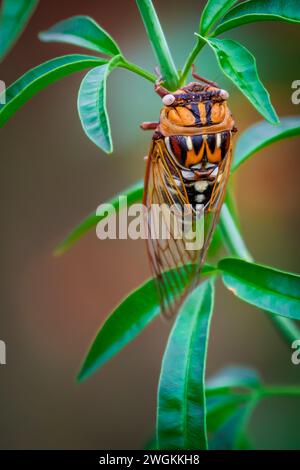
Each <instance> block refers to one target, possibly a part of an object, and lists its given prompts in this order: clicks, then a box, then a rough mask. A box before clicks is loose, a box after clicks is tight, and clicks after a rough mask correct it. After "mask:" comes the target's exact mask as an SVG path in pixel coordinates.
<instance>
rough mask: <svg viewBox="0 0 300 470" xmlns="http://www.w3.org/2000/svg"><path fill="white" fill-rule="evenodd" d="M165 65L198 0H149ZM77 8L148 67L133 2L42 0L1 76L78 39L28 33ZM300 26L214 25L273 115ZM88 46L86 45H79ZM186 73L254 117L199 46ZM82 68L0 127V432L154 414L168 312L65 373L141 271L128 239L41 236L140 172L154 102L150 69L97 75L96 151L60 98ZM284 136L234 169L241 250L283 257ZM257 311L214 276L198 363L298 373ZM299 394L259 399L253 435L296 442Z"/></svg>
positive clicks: (86, 437)
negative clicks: (105, 135)
mask: <svg viewBox="0 0 300 470" xmlns="http://www.w3.org/2000/svg"><path fill="white" fill-rule="evenodd" d="M155 5H156V7H157V9H158V12H159V15H160V18H161V21H162V24H163V25H164V27H165V30H166V34H167V37H168V40H169V43H170V46H171V48H172V51H173V52H174V56H175V60H176V63H177V64H178V66H180V65H181V64H183V62H184V59H185V56H186V55H187V53H188V51H189V50H190V48H191V46H192V44H193V41H194V39H193V32H194V31H197V27H198V19H199V17H200V12H201V9H202V5H203V2H201V1H199V0H186V1H185V2H182V3H178V2H177V3H174V2H173V1H169V0H164V1H162V0H156V1H155ZM76 14H86V15H90V16H92V17H93V18H94V19H95V20H96V21H98V22H99V23H100V24H101V25H102V26H103V27H104V28H106V29H107V30H108V31H109V32H110V33H111V34H112V36H113V37H115V39H116V40H117V41H118V42H119V44H120V46H121V48H122V50H123V51H124V52H125V54H126V55H127V57H128V58H129V59H131V60H132V61H135V62H137V63H138V64H140V65H142V66H145V67H147V68H148V69H149V70H153V67H154V66H155V65H156V64H155V59H154V57H153V54H152V51H151V49H150V46H149V44H148V43H147V39H146V35H145V32H144V29H143V25H142V23H141V21H140V19H139V15H138V11H137V8H136V6H135V2H134V1H130V0H122V1H116V2H107V1H101V0H85V1H84V2H82V1H79V0H76V1H75V0H74V1H73V2H69V1H66V0H60V1H58V0H52V1H51V2H50V1H46V0H42V1H41V2H40V5H39V7H38V9H37V10H36V12H35V14H34V16H33V18H32V20H31V22H30V24H29V26H28V28H27V29H26V31H25V33H24V35H23V37H22V38H21V40H20V41H19V42H18V44H17V45H16V46H15V48H14V49H13V51H12V52H11V53H10V54H9V56H8V57H7V58H6V60H5V61H4V62H3V64H2V65H1V71H0V78H1V79H2V80H5V81H6V83H7V84H9V83H11V82H12V81H14V80H15V79H16V78H18V77H19V76H20V75H21V74H22V73H24V72H25V71H26V70H28V69H29V68H31V67H33V66H35V65H38V64H39V63H41V62H43V61H45V60H47V59H50V58H53V57H54V56H58V55H63V54H67V53H76V52H80V49H78V48H75V47H73V46H67V45H60V44H43V43H40V42H39V41H38V39H37V33H38V32H39V31H41V30H43V29H46V28H48V27H49V26H51V25H52V24H53V23H55V22H56V21H58V20H61V19H63V18H66V17H69V16H72V15H76ZM299 32H300V29H299V26H296V25H287V24H284V23H281V24H280V23H260V24H254V25H249V26H246V27H242V28H240V29H237V30H234V31H232V32H231V33H227V36H228V37H231V38H234V39H240V40H241V41H242V42H243V43H244V44H245V45H247V46H248V47H249V48H250V50H251V51H252V52H253V53H254V54H255V55H256V57H257V60H258V66H259V70H260V75H261V78H262V79H263V81H264V83H265V84H266V86H267V87H268V89H269V90H270V92H271V96H272V100H273V103H274V105H275V107H276V109H277V111H278V113H279V115H281V116H284V115H292V114H297V113H299V107H297V106H295V105H292V103H291V98H290V97H291V83H292V81H293V80H296V79H300V76H299V75H300V70H299V48H298V45H299V39H300V33H299ZM82 52H84V53H89V52H88V51H82ZM197 69H198V71H199V73H201V74H203V75H205V76H207V77H209V78H210V79H212V80H216V81H218V82H219V83H220V84H222V86H224V87H227V88H229V90H230V92H231V97H232V98H231V107H232V110H233V112H234V114H235V117H236V120H237V123H238V127H239V130H240V131H243V130H244V129H245V128H246V127H247V126H248V125H251V124H253V123H254V122H256V121H258V120H260V116H259V115H258V114H257V113H256V111H255V110H254V109H253V108H252V107H251V106H250V105H249V104H248V102H247V101H246V100H245V99H244V98H243V97H242V96H241V94H240V93H239V92H237V91H236V89H234V88H233V87H232V86H231V85H230V84H229V83H228V82H227V80H225V79H224V77H223V76H222V74H221V72H220V71H219V70H218V68H217V65H216V62H215V60H214V57H213V56H212V54H211V52H210V51H208V50H205V52H204V53H203V54H201V56H200V58H199V59H198V61H197ZM83 75H84V73H79V74H75V75H73V76H71V77H69V78H66V79H64V80H62V81H60V82H58V83H56V84H54V85H52V86H51V87H49V88H48V89H47V90H45V91H43V92H41V93H40V94H39V95H38V96H36V97H35V98H34V99H32V100H31V101H30V102H29V103H28V104H26V106H24V107H23V108H22V109H21V110H20V111H19V112H18V113H17V114H16V115H15V116H14V118H13V119H11V121H10V122H9V123H8V124H7V125H6V126H5V128H4V129H2V130H1V157H2V158H1V172H0V210H1V220H2V223H1V244H0V259H1V269H0V309H1V314H0V339H2V340H4V341H5V342H6V344H7V365H6V366H1V368H0V416H1V424H0V447H1V448H3V449H8V448H9V449H10V448H21V449H27V448H35V449H38V448H62V449H66V448H74V449H78V448H84V449H85V448H86V449H93V448H99V449H126V448H129V449H136V448H141V447H142V446H143V445H144V443H145V441H147V439H148V438H149V436H150V435H151V434H152V431H153V429H154V423H155V401H156V387H157V381H158V374H159V368H160V361H161V357H162V353H163V349H164V345H165V342H166V338H167V334H168V330H169V328H170V325H168V324H166V323H165V322H163V321H162V320H161V319H158V320H157V321H156V322H155V323H153V324H152V325H151V326H150V327H149V328H148V329H147V330H146V331H145V332H144V333H143V334H142V335H141V336H140V337H139V338H138V339H137V340H136V341H135V342H134V343H132V344H131V345H130V346H128V347H127V348H126V349H125V350H124V351H123V352H122V353H121V354H120V355H118V356H117V357H116V358H114V359H113V360H112V361H111V362H110V363H109V364H107V365H105V366H104V367H103V369H101V370H100V371H99V372H98V373H96V374H95V375H94V376H93V377H92V378H90V379H89V380H87V381H86V382H84V383H82V384H80V385H77V384H75V374H76V371H77V370H78V368H79V365H80V362H81V361H82V359H83V356H84V354H85V352H86V350H87V348H88V345H89V343H90V342H91V340H92V338H93V337H94V335H95V333H96V330H97V329H98V328H99V326H100V324H101V323H102V321H103V320H104V318H105V317H106V316H107V314H108V313H109V312H110V310H111V309H112V307H113V306H114V305H115V304H116V303H118V302H119V300H120V299H121V298H122V296H124V295H125V294H126V293H127V292H128V291H129V290H130V289H132V288H134V287H135V286H137V285H138V284H140V283H141V282H142V281H143V280H144V279H146V278H147V277H148V276H149V269H148V262H147V258H146V251H145V246H144V243H143V242H141V241H139V242H136V241H105V242H100V241H99V240H97V239H96V236H95V233H94V232H92V233H90V234H89V235H87V236H85V237H84V238H83V239H82V240H81V241H80V242H79V243H78V244H77V245H75V246H74V247H73V249H72V250H71V251H70V252H69V253H67V254H66V255H64V256H63V257H61V258H59V259H55V258H54V257H53V256H52V254H51V252H52V250H53V248H54V247H55V245H56V244H57V243H58V242H59V241H60V240H61V239H62V238H63V237H64V236H65V235H66V234H67V233H68V231H69V230H70V229H71V228H73V227H74V226H75V225H76V224H77V223H78V222H79V221H80V220H81V219H82V218H83V217H85V216H86V215H87V214H88V213H89V212H90V211H92V210H93V209H94V208H96V206H97V205H98V204H99V203H101V202H103V201H105V200H106V199H107V198H108V197H110V196H112V195H113V194H114V193H115V192H117V191H119V190H121V189H123V188H125V187H126V186H128V185H129V184H131V183H133V182H134V181H135V180H137V179H139V178H141V177H142V175H143V172H144V161H143V156H144V155H145V154H146V153H147V150H148V146H149V139H150V137H151V136H150V134H146V133H142V132H141V131H140V130H139V123H140V122H141V121H142V120H151V119H156V118H157V116H158V113H159V108H160V101H159V99H158V98H157V97H156V96H154V94H153V89H152V86H151V84H150V83H148V82H146V81H143V80H142V79H141V78H139V77H137V76H134V75H132V74H130V72H127V71H124V70H122V71H119V70H118V71H115V72H114V73H113V74H112V76H111V77H110V79H109V85H108V93H109V96H108V106H109V112H110V116H111V121H112V131H113V137H114V143H115V152H114V154H113V156H110V157H109V156H106V155H105V154H103V153H102V152H101V151H99V150H98V149H97V147H96V146H94V145H93V144H92V143H91V142H90V141H89V140H88V139H87V138H86V137H85V135H84V133H83V131H82V129H81V126H80V123H79V119H78V116H77V110H76V97H77V91H78V87H79V84H80V81H81V79H82V77H83ZM298 148H299V140H297V139H294V140H286V141H284V142H282V143H280V144H278V145H275V146H273V147H270V148H269V149H268V150H266V151H263V152H260V154H258V155H257V156H256V157H255V158H253V159H252V160H251V161H249V162H248V163H247V164H245V165H244V166H243V167H242V168H241V169H240V171H239V174H238V177H237V179H236V194H237V199H238V207H239V211H240V215H241V221H242V228H243V232H244V234H245V238H246V241H247V243H248V245H249V248H250V249H251V251H252V253H253V254H254V256H255V258H256V259H257V260H258V261H260V262H261V263H266V264H270V265H273V266H276V267H279V268H282V269H285V270H290V271H295V272H297V271H299V241H298V240H299V223H298V206H299V169H300V164H299V161H298V157H299V150H298ZM290 356H291V350H290V349H289V348H288V347H287V345H286V344H285V343H284V342H283V341H282V339H281V338H280V337H279V336H278V334H277V332H276V331H274V328H273V326H272V324H271V322H270V321H269V319H268V318H267V315H266V314H262V313H261V312H259V311H258V310H256V309H254V308H251V307H249V306H247V305H245V304H242V303H241V302H239V301H238V300H236V299H235V298H233V296H232V295H231V294H230V293H228V292H227V291H225V289H224V288H223V287H222V286H221V284H219V285H218V297H217V301H216V308H215V314H214V319H213V325H212V335H211V339H210V347H209V364H208V374H211V373H214V372H216V371H217V370H218V369H219V368H221V367H222V366H224V365H226V364H236V363H237V364H246V365H250V366H253V367H256V368H258V370H259V371H260V372H261V373H262V375H263V377H264V378H265V380H266V381H267V382H268V383H281V382H287V383H299V375H300V366H298V367H297V366H294V365H292V364H291V360H290ZM299 405H300V402H299V399H296V398H295V399H275V398H273V399H268V400H265V401H263V402H262V403H261V405H260V406H259V408H258V409H257V411H256V412H255V414H254V417H253V419H252V422H251V430H250V431H251V432H250V436H251V438H252V441H253V444H254V445H255V446H256V447H257V448H300V435H299V420H300V411H299V410H300V406H299Z"/></svg>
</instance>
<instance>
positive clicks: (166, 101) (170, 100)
mask: <svg viewBox="0 0 300 470" xmlns="http://www.w3.org/2000/svg"><path fill="white" fill-rule="evenodd" d="M175 99H176V98H175V96H174V95H171V94H169V95H165V96H164V97H163V99H162V102H163V104H164V105H165V106H171V104H173V103H174V101H175Z"/></svg>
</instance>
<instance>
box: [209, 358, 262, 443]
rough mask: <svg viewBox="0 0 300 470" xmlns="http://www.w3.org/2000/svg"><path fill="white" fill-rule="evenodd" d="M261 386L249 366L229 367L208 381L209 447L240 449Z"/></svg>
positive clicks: (256, 375)
mask: <svg viewBox="0 0 300 470" xmlns="http://www.w3.org/2000/svg"><path fill="white" fill-rule="evenodd" d="M260 387H261V381H260V378H259V376H258V374H257V372H256V371H255V370H253V369H249V368H246V367H237V366H231V367H225V368H224V369H222V370H221V371H220V372H218V373H217V374H216V375H215V376H213V377H212V378H210V379H209V380H208V382H207V388H206V400H207V423H208V430H209V431H210V440H209V448H210V449H216V450H221V449H225V450H232V449H236V448H238V447H239V445H240V444H241V443H242V441H243V439H242V438H243V437H244V436H245V427H246V425H247V423H248V419H249V417H250V416H251V411H252V409H253V397H254V393H255V392H256V391H257V390H258V389H259V388H260Z"/></svg>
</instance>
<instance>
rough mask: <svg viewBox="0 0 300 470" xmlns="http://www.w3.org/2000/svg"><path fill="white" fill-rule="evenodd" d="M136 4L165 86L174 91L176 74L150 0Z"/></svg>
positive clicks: (176, 86) (176, 80) (137, 0)
mask: <svg viewBox="0 0 300 470" xmlns="http://www.w3.org/2000/svg"><path fill="white" fill-rule="evenodd" d="M136 3H137V6H138V8H139V10H140V14H141V16H142V19H143V22H144V25H145V28H146V31H147V35H148V38H149V40H150V42H151V45H152V48H153V50H154V52H155V55H156V57H157V60H158V63H159V65H160V69H161V73H162V77H163V80H164V82H165V86H166V87H167V88H168V89H169V90H171V91H173V90H176V89H177V88H178V82H179V77H178V73H177V70H176V67H175V64H174V61H173V58H172V55H171V53H170V49H169V46H168V44H167V41H166V38H165V35H164V32H163V30H162V27H161V24H160V21H159V18H158V16H157V14H156V11H155V8H154V6H153V3H152V1H151V0H136Z"/></svg>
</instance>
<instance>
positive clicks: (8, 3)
mask: <svg viewBox="0 0 300 470" xmlns="http://www.w3.org/2000/svg"><path fill="white" fill-rule="evenodd" d="M37 4H38V0H18V1H17V2H16V0H3V1H2V8H1V12H0V62H1V61H2V60H3V58H4V56H5V55H6V54H7V53H8V51H9V50H10V48H11V47H12V46H13V44H14V43H15V42H16V41H17V39H18V38H19V36H20V35H21V33H22V31H23V30H24V28H25V26H26V24H27V22H28V21H29V19H30V16H31V15H32V14H33V12H34V10H35V8H36V6H37Z"/></svg>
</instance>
